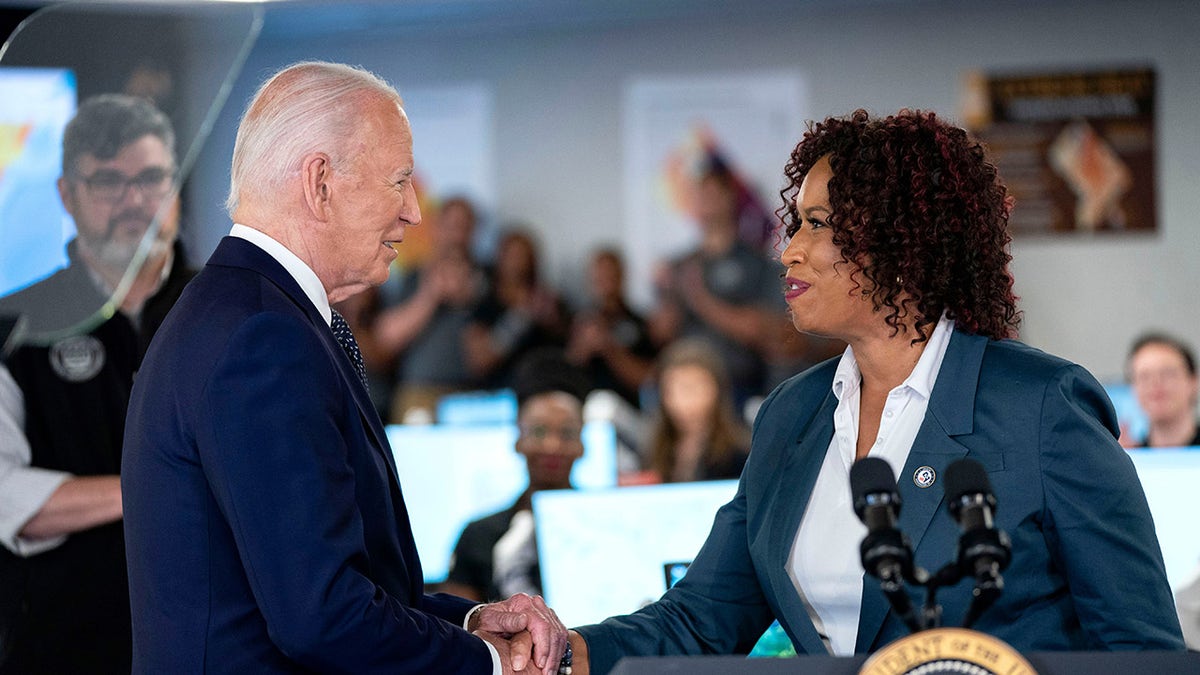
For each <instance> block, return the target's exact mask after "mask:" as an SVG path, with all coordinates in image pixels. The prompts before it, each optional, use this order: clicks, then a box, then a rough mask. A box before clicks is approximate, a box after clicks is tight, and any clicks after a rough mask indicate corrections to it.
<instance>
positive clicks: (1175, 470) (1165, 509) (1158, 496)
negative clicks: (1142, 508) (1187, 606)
mask: <svg viewBox="0 0 1200 675" xmlns="http://www.w3.org/2000/svg"><path fill="white" fill-rule="evenodd" d="M1129 457H1130V458H1131V459H1132V460H1133V465H1134V466H1135V467H1136V468H1137V472H1138V478H1140V479H1141V481H1142V488H1143V489H1144V490H1145V491H1146V501H1147V502H1148V503H1149V504H1150V514H1151V515H1152V516H1153V517H1154V529H1155V531H1156V532H1158V544H1159V546H1160V547H1161V548H1162V553H1163V562H1165V563H1166V566H1167V580H1168V581H1170V582H1171V588H1179V587H1180V586H1182V585H1183V584H1184V583H1186V582H1187V581H1188V580H1189V579H1191V578H1192V577H1193V576H1194V575H1195V574H1196V572H1197V569H1198V568H1200V536H1196V533H1197V531H1198V529H1200V528H1197V527H1196V502H1195V490H1196V487H1197V486H1200V447H1194V448H1153V449H1149V448H1147V449H1137V450H1130V451H1129Z"/></svg>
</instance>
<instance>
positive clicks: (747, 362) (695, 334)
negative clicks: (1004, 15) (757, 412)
mask: <svg viewBox="0 0 1200 675" xmlns="http://www.w3.org/2000/svg"><path fill="white" fill-rule="evenodd" d="M695 194H696V204H695V208H696V217H697V223H698V225H699V227H700V243H699V246H698V247H697V248H696V249H695V250H693V251H691V252H689V253H687V254H685V255H683V256H681V257H679V258H677V259H675V260H672V261H670V263H668V264H667V265H665V266H664V267H661V268H660V269H659V270H658V271H657V272H656V274H655V276H656V279H655V282H656V285H657V287H658V294H659V303H658V306H657V307H656V308H655V309H654V311H653V312H652V313H651V314H650V316H649V318H648V321H649V329H650V334H651V336H652V338H653V339H654V342H655V344H656V345H658V346H659V347H665V346H666V345H667V344H670V343H671V342H673V341H675V340H676V339H678V338H681V337H692V338H702V339H705V340H708V341H709V342H710V343H711V344H712V345H713V347H714V348H715V349H716V350H717V353H718V354H720V356H721V360H722V361H723V362H724V363H725V367H726V368H727V369H728V372H729V376H730V381H731V382H732V385H733V392H734V400H735V402H736V403H737V404H738V405H741V404H742V403H743V402H744V401H745V400H746V399H748V398H750V397H752V396H756V395H759V394H762V393H764V386H765V377H766V372H765V361H764V359H765V349H766V344H767V341H766V339H765V338H766V337H767V336H770V335H774V334H775V331H774V330H773V325H774V324H780V323H782V324H784V325H786V317H785V316H784V314H783V306H782V304H781V303H780V300H779V268H778V266H776V265H775V264H773V263H772V262H771V261H770V260H768V259H767V257H766V256H765V255H762V254H761V253H759V252H758V251H756V250H754V249H752V248H751V247H750V246H748V245H747V244H746V243H745V242H743V241H742V240H741V239H739V237H738V219H737V190H736V184H735V178H734V176H733V174H732V173H731V172H730V169H729V167H727V166H725V165H724V164H721V163H713V165H712V166H710V167H709V168H708V169H707V170H706V171H705V173H704V174H703V175H702V176H701V177H700V178H699V186H698V188H697V190H696V193H695Z"/></svg>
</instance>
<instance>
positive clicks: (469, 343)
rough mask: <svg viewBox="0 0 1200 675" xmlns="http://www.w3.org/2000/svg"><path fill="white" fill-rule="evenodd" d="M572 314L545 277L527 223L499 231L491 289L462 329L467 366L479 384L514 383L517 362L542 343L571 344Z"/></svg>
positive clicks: (499, 385) (554, 345)
mask: <svg viewBox="0 0 1200 675" xmlns="http://www.w3.org/2000/svg"><path fill="white" fill-rule="evenodd" d="M569 322H570V317H569V315H568V312H567V308H566V305H565V304H563V301H562V299H561V297H560V296H559V294H558V293H557V292H556V291H555V290H554V289H553V288H551V287H550V286H548V285H547V284H545V283H544V282H543V281H542V271H541V260H540V256H539V253H538V245H537V240H536V239H535V238H534V235H533V233H531V232H529V231H528V230H525V229H523V228H512V229H509V230H508V231H506V232H504V233H503V234H502V235H501V236H500V241H499V243H498V244H497V247H496V262H495V266H494V267H493V270H492V278H491V281H490V285H489V287H488V294H487V295H486V296H485V297H484V299H483V300H482V301H481V302H480V303H479V305H478V306H477V307H476V308H475V311H474V313H473V314H472V316H471V320H470V322H469V323H468V324H467V327H466V330H465V331H464V333H463V336H462V340H463V350H464V353H465V356H466V364H467V368H468V369H469V370H470V373H471V375H472V376H473V377H474V378H476V379H477V381H478V382H479V384H480V386H482V387H485V388H489V389H500V388H504V387H511V386H512V384H513V381H512V376H513V368H514V367H515V365H516V364H517V363H518V362H519V361H520V359H521V357H522V356H524V355H525V354H527V353H529V352H531V351H533V350H535V349H538V348H540V347H560V348H561V347H562V346H563V345H565V344H566V339H567V330H568V327H569Z"/></svg>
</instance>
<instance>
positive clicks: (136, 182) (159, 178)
mask: <svg viewBox="0 0 1200 675" xmlns="http://www.w3.org/2000/svg"><path fill="white" fill-rule="evenodd" d="M77 179H78V180H79V182H81V183H83V185H84V187H86V188H87V191H88V194H89V195H91V196H92V198H94V199H98V200H100V201H104V202H111V203H116V202H119V201H121V199H123V198H124V197H125V191H126V190H128V189H129V188H130V186H132V187H133V188H134V189H135V190H137V191H138V194H140V195H141V196H142V197H143V198H145V199H158V198H159V197H163V196H165V195H166V194H167V193H168V192H170V190H171V183H172V181H173V180H174V179H175V171H174V170H168V169H161V168H151V169H146V170H145V171H143V172H141V173H139V174H138V175H136V176H134V177H133V178H126V177H125V176H124V175H123V174H122V173H121V172H119V171H109V170H105V169H101V170H100V171H97V172H96V173H93V174H92V175H90V176H77Z"/></svg>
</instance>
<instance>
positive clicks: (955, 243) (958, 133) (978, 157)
mask: <svg viewBox="0 0 1200 675" xmlns="http://www.w3.org/2000/svg"><path fill="white" fill-rule="evenodd" d="M825 156H828V157H829V163H830V167H831V168H832V169H833V177H832V178H830V179H829V201H830V206H831V208H832V211H833V214H832V215H831V217H830V218H829V225H830V226H831V227H832V228H833V243H834V244H835V245H836V246H837V247H838V248H839V249H840V250H841V252H842V257H843V258H844V259H845V260H847V261H850V262H853V263H854V264H856V265H858V266H859V267H860V268H861V269H860V271H858V272H856V273H855V276H856V281H857V282H858V283H859V285H860V287H861V288H863V289H864V291H865V292H867V293H869V294H870V295H871V296H872V298H873V300H874V303H875V307H876V308H877V309H883V308H887V309H888V310H890V311H889V312H888V314H887V316H886V317H885V320H886V321H887V323H888V325H890V326H891V327H892V328H893V329H895V330H896V331H897V332H899V331H901V330H904V326H905V325H906V323H909V322H912V323H913V325H914V328H915V329H916V332H917V337H916V338H915V340H914V342H916V341H922V340H926V339H928V337H929V334H930V332H931V331H932V329H931V328H930V326H932V325H933V324H935V323H936V322H937V321H938V319H939V318H940V317H941V315H942V312H943V311H945V312H946V313H947V315H948V316H949V317H950V318H952V319H954V321H955V323H956V325H957V326H958V327H959V328H960V329H962V330H964V331H967V332H970V333H975V334H978V335H984V336H987V337H989V338H993V339H1001V338H1005V337H1011V336H1012V335H1014V334H1015V332H1016V328H1017V324H1018V323H1019V322H1020V314H1019V312H1018V311H1017V298H1016V296H1015V295H1013V278H1012V274H1011V273H1010V272H1009V270H1008V264H1009V262H1010V261H1011V260H1012V255H1010V253H1009V244H1010V242H1011V241H1012V238H1011V236H1010V235H1009V232H1008V214H1009V211H1010V209H1011V206H1012V200H1011V198H1010V197H1009V196H1008V194H1007V189H1006V188H1005V187H1004V184H1003V183H1001V182H1000V179H999V177H998V176H997V173H996V167H995V165H993V164H992V163H991V162H989V161H987V159H986V157H985V153H984V149H983V146H982V145H981V144H980V143H979V142H977V141H975V140H973V139H971V138H970V137H968V135H967V132H966V131H964V130H962V129H960V128H958V127H955V126H953V125H950V124H947V123H946V122H944V121H943V120H941V119H939V118H938V117H937V116H936V115H935V114H933V113H931V112H922V111H913V110H901V111H900V112H898V113H896V114H895V115H892V116H889V117H885V118H882V119H880V118H872V117H871V116H870V115H869V114H867V112H866V111H865V110H856V111H855V112H854V114H852V115H850V116H849V117H848V118H832V117H831V118H828V119H826V120H825V121H824V122H819V123H815V124H811V125H810V127H809V130H808V131H807V132H806V133H805V134H804V138H802V139H801V140H800V143H799V144H797V145H796V149H795V150H793V151H792V156H791V159H790V160H789V161H788V164H787V167H786V168H785V169H784V175H785V176H786V178H787V181H788V184H787V187H785V188H784V189H783V190H781V191H780V196H782V197H783V203H784V205H783V208H781V209H780V211H779V214H780V215H781V216H782V217H784V218H785V224H787V225H788V226H789V227H790V223H793V222H796V213H795V208H796V207H795V201H796V194H797V193H798V192H799V190H800V184H801V183H802V182H803V181H804V177H805V176H806V175H808V172H809V170H810V169H812V167H813V165H814V164H816V163H817V161H819V160H820V159H821V158H822V157H825ZM859 276H861V278H858V277H859ZM904 295H907V296H908V297H909V298H911V300H909V301H906V300H904V298H903V296H904ZM910 304H911V305H913V306H912V307H910Z"/></svg>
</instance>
